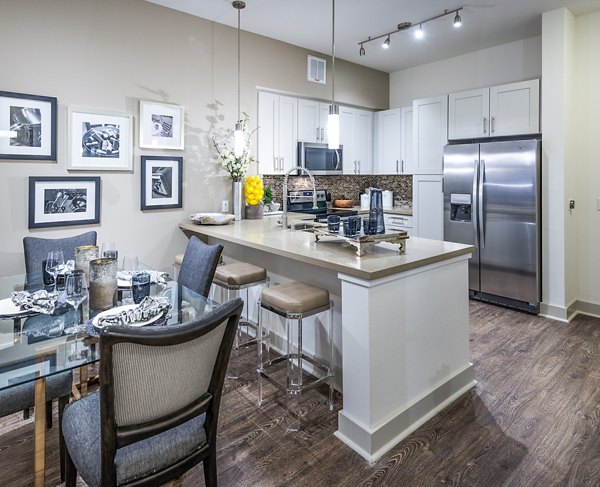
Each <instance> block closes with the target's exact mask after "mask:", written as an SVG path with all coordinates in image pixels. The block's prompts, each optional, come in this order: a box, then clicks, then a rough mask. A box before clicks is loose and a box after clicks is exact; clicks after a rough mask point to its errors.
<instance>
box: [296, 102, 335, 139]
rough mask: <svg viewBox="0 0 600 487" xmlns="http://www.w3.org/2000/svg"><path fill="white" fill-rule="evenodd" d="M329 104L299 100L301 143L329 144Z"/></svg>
mask: <svg viewBox="0 0 600 487" xmlns="http://www.w3.org/2000/svg"><path fill="white" fill-rule="evenodd" d="M328 115H329V103H322V102H318V101H313V100H305V99H302V98H300V99H299V100H298V140H299V141H301V142H319V143H326V142H327V116H328Z"/></svg>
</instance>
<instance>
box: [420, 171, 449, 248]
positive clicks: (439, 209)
mask: <svg viewBox="0 0 600 487" xmlns="http://www.w3.org/2000/svg"><path fill="white" fill-rule="evenodd" d="M443 214H444V198H443V188H442V176H441V175H418V176H413V233H414V235H415V236H417V237H423V238H432V239H435V240H443V239H444V219H443Z"/></svg>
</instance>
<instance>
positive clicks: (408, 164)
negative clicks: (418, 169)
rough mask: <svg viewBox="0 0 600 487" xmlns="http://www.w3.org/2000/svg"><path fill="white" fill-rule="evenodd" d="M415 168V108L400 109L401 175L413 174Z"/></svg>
mask: <svg viewBox="0 0 600 487" xmlns="http://www.w3.org/2000/svg"><path fill="white" fill-rule="evenodd" d="M413 172H414V166H413V107H404V108H401V109H400V173H399V174H412V173H413Z"/></svg>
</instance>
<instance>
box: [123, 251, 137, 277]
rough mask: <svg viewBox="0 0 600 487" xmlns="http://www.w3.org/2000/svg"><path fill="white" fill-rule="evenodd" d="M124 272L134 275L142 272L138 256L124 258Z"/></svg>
mask: <svg viewBox="0 0 600 487" xmlns="http://www.w3.org/2000/svg"><path fill="white" fill-rule="evenodd" d="M123 270H124V271H125V272H130V273H132V274H133V273H134V272H137V271H139V270H140V263H139V261H138V258H137V256H135V255H126V256H125V257H123Z"/></svg>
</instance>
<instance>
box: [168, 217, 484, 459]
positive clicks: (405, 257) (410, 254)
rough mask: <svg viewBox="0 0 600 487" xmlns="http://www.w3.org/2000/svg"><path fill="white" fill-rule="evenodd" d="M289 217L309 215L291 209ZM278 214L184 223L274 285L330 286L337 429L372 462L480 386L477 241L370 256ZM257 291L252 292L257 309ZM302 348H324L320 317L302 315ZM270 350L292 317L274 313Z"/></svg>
mask: <svg viewBox="0 0 600 487" xmlns="http://www.w3.org/2000/svg"><path fill="white" fill-rule="evenodd" d="M288 216H289V218H290V223H294V222H302V221H306V220H307V215H302V214H293V213H290V214H289V215H288ZM278 219H279V217H276V216H272V217H265V218H264V219H263V220H242V221H238V222H234V223H232V224H230V225H223V226H207V225H194V224H192V223H182V224H180V225H179V226H180V228H181V230H182V231H183V232H184V233H185V234H186V235H187V236H191V235H197V236H199V237H200V238H202V239H203V240H205V241H206V242H208V243H209V244H214V243H220V244H222V245H223V246H224V247H225V248H224V251H223V255H224V256H225V258H226V259H227V260H228V261H231V260H234V261H245V262H249V263H252V264H255V265H259V266H261V267H264V268H266V269H267V271H268V273H269V276H270V279H271V285H276V284H278V283H281V282H286V281H289V280H297V281H302V282H305V283H307V284H311V285H315V286H319V287H321V288H324V289H327V290H328V291H329V295H330V298H331V300H332V301H333V310H334V337H333V342H334V350H335V352H334V358H333V363H334V370H335V378H336V388H338V389H341V390H342V393H343V409H342V410H341V411H339V413H338V429H337V431H336V433H335V435H336V436H337V437H338V438H339V439H340V440H341V441H343V442H344V443H346V444H347V445H348V446H350V447H351V448H352V449H354V450H355V451H356V452H358V453H359V454H360V455H362V456H363V457H364V458H366V459H367V460H368V461H371V462H374V461H376V460H378V459H379V458H381V456H382V455H383V454H384V453H386V452H387V451H389V450H390V449H391V448H392V447H393V446H394V445H396V444H397V443H398V442H400V441H401V440H402V439H403V438H405V437H406V436H407V435H409V434H410V433H411V432H412V431H414V430H415V429H416V428H418V427H419V426H420V425H422V424H423V423H424V422H425V421H427V420H428V419H430V418H431V417H433V416H434V415H435V414H437V413H438V412H440V411H441V410H443V409H444V408H445V407H446V406H447V405H449V404H450V403H451V402H452V401H454V400H455V399H457V398H458V397H459V396H460V395H462V394H464V393H465V392H466V391H468V390H469V389H470V388H472V387H473V386H474V384H475V381H474V373H473V369H472V365H471V363H470V361H469V314H468V311H469V308H468V259H469V257H470V256H471V252H472V247H471V246H468V245H460V244H455V243H450V242H441V241H436V240H429V239H423V238H413V237H411V238H409V239H408V240H407V241H406V253H404V254H399V253H398V245H392V244H386V243H381V244H378V245H376V246H374V247H371V248H368V249H367V253H366V254H365V255H364V256H363V257H358V256H357V255H356V254H355V249H354V248H353V247H351V246H347V244H345V243H341V242H340V241H329V240H322V241H320V242H318V243H317V242H315V237H314V235H313V234H312V233H308V232H305V231H300V230H294V231H292V230H283V229H282V228H281V226H280V225H277V220H278ZM257 300H258V295H257V294H255V295H253V296H251V297H250V299H249V301H248V305H249V307H248V309H249V313H250V316H256V312H257V310H256V302H257ZM303 321H304V326H305V333H304V335H303V344H304V349H305V350H306V351H307V352H308V353H309V354H313V355H316V356H317V357H318V356H319V355H320V354H321V353H327V352H326V350H328V349H329V348H328V346H327V343H326V340H325V339H324V338H323V337H324V336H326V335H325V334H326V333H327V332H326V330H325V327H324V324H323V323H322V320H321V319H319V317H318V316H311V317H308V318H305V319H304V320H303ZM265 323H266V324H267V325H268V326H269V328H270V329H271V332H272V335H271V336H272V337H273V338H272V339H273V342H274V345H273V348H274V349H276V350H282V349H283V344H284V343H285V341H284V330H285V324H284V322H283V320H282V319H280V318H279V317H276V316H272V315H271V314H269V317H268V319H267V320H266V321H265Z"/></svg>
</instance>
